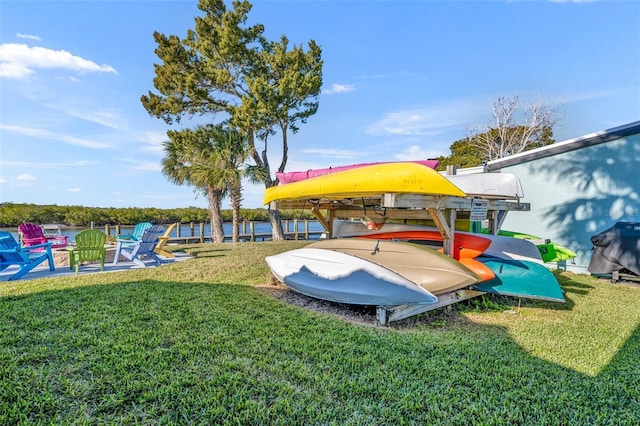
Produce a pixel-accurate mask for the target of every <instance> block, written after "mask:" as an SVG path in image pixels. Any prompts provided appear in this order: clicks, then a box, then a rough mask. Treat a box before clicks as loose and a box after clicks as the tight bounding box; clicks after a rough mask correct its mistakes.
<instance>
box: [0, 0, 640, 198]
mask: <svg viewBox="0 0 640 426" xmlns="http://www.w3.org/2000/svg"><path fill="white" fill-rule="evenodd" d="M227 4H229V3H227ZM253 6H254V7H253V9H252V11H251V12H250V14H249V23H250V24H254V23H262V24H264V25H265V27H266V32H265V34H266V35H267V37H269V38H270V39H272V40H277V39H279V37H280V36H281V35H282V34H284V35H286V36H287V37H288V38H289V40H290V41H291V42H292V43H295V44H304V45H306V43H307V42H308V41H309V40H310V39H313V40H315V41H316V42H317V43H318V44H319V45H320V46H321V47H322V50H323V60H324V68H323V80H324V84H323V92H322V94H321V95H320V96H319V102H320V108H319V111H318V113H317V114H316V115H315V116H313V117H311V118H310V119H309V121H308V123H307V124H305V125H302V127H301V130H300V131H299V132H298V133H297V134H295V135H291V134H290V135H289V143H290V152H289V162H288V166H287V170H306V169H309V168H316V167H327V166H339V165H345V164H351V163H360V162H373V161H392V160H408V159H424V158H430V157H434V156H438V155H448V154H449V146H450V145H451V144H452V143H453V142H454V141H456V140H458V139H461V138H463V137H464V136H465V135H466V134H467V132H468V130H469V129H472V128H474V127H477V126H482V125H486V124H488V123H489V122H490V120H491V105H492V102H493V101H494V100H495V99H496V98H498V97H500V96H519V97H520V105H521V106H522V107H526V106H528V105H529V104H531V103H532V102H536V101H537V102H542V103H545V104H548V105H550V106H555V107H556V108H558V111H559V112H560V117H561V119H560V121H559V123H558V125H557V127H556V129H555V137H556V140H557V141H562V140H566V139H570V138H574V137H578V136H583V135H586V134H590V133H593V132H597V131H600V130H605V129H609V128H612V127H616V126H619V125H623V124H627V123H630V122H634V121H637V120H639V119H640V25H639V22H640V2H636V1H625V2H623V1H620V2H616V1H580V2H577V1H576V2H572V1H391V0H389V1H302V0H300V1H279V0H269V1H265V0H255V1H254V2H253ZM199 15H201V12H200V10H199V9H198V8H197V1H196V0H193V1H192V0H176V1H170V0H165V1H152V0H147V1H142V0H140V1H137V0H130V1H55V0H54V1H29V0H26V1H25V0H15V1H14V0H2V1H1V2H0V202H14V203H22V202H24V203H34V204H57V205H84V206H91V207H158V208H175V207H187V206H198V207H206V205H207V204H206V200H205V199H204V198H203V197H202V196H198V195H197V194H196V193H194V191H193V188H190V187H185V186H176V185H173V184H171V183H170V182H168V180H167V179H166V178H165V177H164V176H163V175H162V173H161V172H160V162H161V159H162V156H163V152H162V145H161V144H162V141H164V140H165V139H166V131H167V129H168V127H167V125H166V124H165V123H164V122H163V121H161V120H158V119H156V118H153V117H151V116H149V115H148V114H147V112H146V111H145V109H144V108H143V107H142V105H141V103H140V96H141V95H143V94H146V93H147V92H148V91H149V90H153V83H152V80H153V77H154V71H153V64H154V63H155V62H157V57H156V56H155V54H154V49H155V47H156V44H155V42H154V40H153V32H154V31H159V32H162V33H164V34H165V35H170V34H174V35H178V36H179V37H181V38H182V37H184V36H185V34H186V31H187V30H188V29H192V28H194V21H193V19H194V17H195V16H199ZM194 124H195V122H190V121H189V120H185V121H184V122H183V125H184V126H187V127H188V126H193V125H194ZM279 140H280V139H279V138H278V137H274V138H272V139H270V145H269V151H270V161H271V163H272V167H273V168H274V169H275V167H277V165H278V164H279V163H280V159H281V158H280V155H279V154H280V149H279V145H278V144H279ZM263 192H264V188H263V187H261V186H251V185H245V191H244V199H245V201H244V205H243V206H244V207H246V208H255V207H262V196H263ZM227 206H228V205H227ZM225 207H226V206H225Z"/></svg>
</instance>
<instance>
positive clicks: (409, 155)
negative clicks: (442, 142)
mask: <svg viewBox="0 0 640 426" xmlns="http://www.w3.org/2000/svg"><path fill="white" fill-rule="evenodd" d="M439 155H442V153H441V152H438V151H436V150H428V149H424V148H422V147H421V146H419V145H412V146H410V147H409V148H407V149H405V150H403V151H402V152H399V153H397V154H395V155H394V156H393V157H394V158H395V159H396V160H399V161H412V160H426V159H428V158H435V157H437V156H439Z"/></svg>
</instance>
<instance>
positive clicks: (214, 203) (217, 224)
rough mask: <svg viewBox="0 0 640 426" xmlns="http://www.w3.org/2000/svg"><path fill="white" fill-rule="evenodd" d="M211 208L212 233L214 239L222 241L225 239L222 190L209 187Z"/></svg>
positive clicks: (217, 241) (218, 241)
mask: <svg viewBox="0 0 640 426" xmlns="http://www.w3.org/2000/svg"><path fill="white" fill-rule="evenodd" d="M207 192H208V193H209V210H210V211H211V235H212V236H213V241H214V242H216V243H221V242H223V241H224V228H223V227H222V224H223V221H222V208H221V205H222V191H220V190H217V189H214V188H209V189H208V191H207Z"/></svg>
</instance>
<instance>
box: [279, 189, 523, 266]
mask: <svg viewBox="0 0 640 426" xmlns="http://www.w3.org/2000/svg"><path fill="white" fill-rule="evenodd" d="M474 200H482V202H483V208H484V209H485V218H486V220H488V222H489V232H490V233H492V234H497V233H498V229H500V227H501V225H502V222H503V221H504V219H505V217H506V214H507V213H508V212H510V211H521V212H525V211H530V210H531V205H530V204H529V203H523V202H519V201H507V200H500V199H480V198H470V197H466V198H463V197H444V196H435V195H416V194H382V195H381V196H377V197H362V198H348V199H340V200H331V199H320V200H293V201H291V200H282V201H273V202H272V203H271V205H270V207H271V208H272V209H288V210H304V209H311V211H312V212H313V213H314V215H315V216H316V218H317V219H318V221H319V222H320V223H321V224H322V226H323V227H324V229H325V231H326V232H327V235H328V236H329V238H331V237H332V234H333V221H334V219H364V220H367V221H372V222H379V223H383V222H384V221H385V220H387V219H393V220H424V219H426V220H432V221H433V222H434V223H435V225H436V226H437V228H438V230H439V231H440V233H441V234H442V237H443V248H444V252H445V253H446V254H449V253H452V251H453V247H452V244H453V238H452V237H453V233H452V230H453V229H455V222H456V219H464V218H470V217H471V213H472V210H473V209H474V204H475V203H476V201H474ZM323 212H325V213H324V214H325V215H326V216H325V215H323Z"/></svg>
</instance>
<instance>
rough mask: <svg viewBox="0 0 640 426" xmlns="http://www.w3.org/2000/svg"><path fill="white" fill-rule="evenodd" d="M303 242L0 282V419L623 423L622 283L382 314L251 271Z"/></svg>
mask: <svg viewBox="0 0 640 426" xmlns="http://www.w3.org/2000/svg"><path fill="white" fill-rule="evenodd" d="M304 244H305V243H304V242H273V243H267V242H260V243H241V244H208V245H191V246H181V247H182V248H184V249H186V250H188V251H190V252H192V253H193V254H195V255H196V256H197V258H196V259H193V260H189V261H183V262H177V263H174V264H169V265H163V266H162V267H160V268H148V269H146V270H136V271H127V272H118V273H105V274H95V275H85V276H78V277H70V278H69V277H60V278H52V279H39V280H31V281H20V282H11V283H9V282H2V283H0V424H20V423H23V424H26V423H29V424H33V423H42V424H99V423H109V424H123V423H125V424H134V423H135V424H241V425H245V424H257V425H279V424H281V425H293V424H295V425H327V424H335V425H402V424H420V425H423V424H428V425H432V424H459V425H469V424H483V425H491V424H504V425H514V424H546V425H557V424H563V425H569V424H575V425H585V424H612V425H621V424H629V425H636V424H640V404H639V402H640V367H639V366H638V363H639V362H640V360H639V358H640V356H639V355H640V331H639V330H638V324H639V323H640V309H639V308H640V290H639V289H638V288H636V287H633V286H627V285H620V284H615V285H614V284H610V283H608V282H606V281H598V280H596V279H594V278H591V277H588V276H584V275H574V274H571V273H562V274H559V275H558V279H559V280H560V282H561V284H562V287H563V288H564V290H566V296H567V300H568V303H566V304H564V305H560V304H551V303H542V302H532V301H525V300H522V301H519V300H517V299H509V298H499V297H483V298H477V299H471V300H469V301H466V302H463V303H460V304H458V305H454V307H452V308H451V309H441V310H438V311H434V312H430V313H425V314H423V315H420V316H418V317H414V318H410V319H408V320H405V321H401V322H398V323H393V324H392V325H391V326H389V327H382V326H379V325H375V324H374V322H373V321H372V318H373V313H372V312H369V311H367V310H363V309H359V310H352V311H344V309H343V308H341V307H339V306H338V307H336V308H335V309H332V310H331V311H332V312H330V313H326V312H322V311H318V310H314V309H311V307H308V306H300V305H298V304H295V303H291V301H289V300H288V299H283V298H281V297H276V296H275V295H274V294H276V293H277V292H273V291H265V289H264V288H262V287H261V286H263V285H264V284H265V283H266V282H267V276H268V267H267V265H266V263H265V262H264V257H265V256H266V255H269V254H274V253H278V252H281V251H285V250H289V249H292V248H297V247H301V246H303V245H304ZM314 306H315V304H314ZM341 310H342V311H344V312H346V314H349V315H342V314H341Z"/></svg>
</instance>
